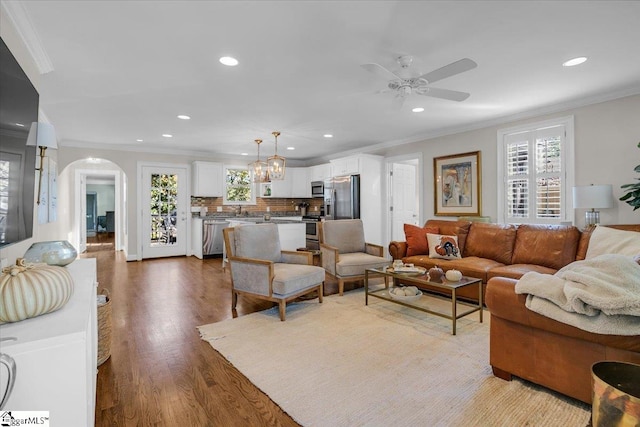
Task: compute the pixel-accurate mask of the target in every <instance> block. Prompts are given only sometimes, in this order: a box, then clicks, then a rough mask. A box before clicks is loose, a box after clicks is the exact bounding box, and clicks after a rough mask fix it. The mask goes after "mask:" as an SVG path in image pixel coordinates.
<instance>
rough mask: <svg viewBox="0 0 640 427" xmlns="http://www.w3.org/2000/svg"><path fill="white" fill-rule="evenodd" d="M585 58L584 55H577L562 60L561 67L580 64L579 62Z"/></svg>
mask: <svg viewBox="0 0 640 427" xmlns="http://www.w3.org/2000/svg"><path fill="white" fill-rule="evenodd" d="M586 60H587V57H586V56H580V57H578V58H573V59H570V60H568V61H566V62H563V63H562V66H563V67H573V66H575V65H580V64H582V63H583V62H585V61H586Z"/></svg>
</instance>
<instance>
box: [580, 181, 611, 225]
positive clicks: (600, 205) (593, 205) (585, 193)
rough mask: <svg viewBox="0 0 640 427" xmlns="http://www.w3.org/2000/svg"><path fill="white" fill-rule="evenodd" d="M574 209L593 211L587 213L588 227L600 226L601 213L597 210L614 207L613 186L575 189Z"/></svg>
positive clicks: (590, 186)
mask: <svg viewBox="0 0 640 427" xmlns="http://www.w3.org/2000/svg"><path fill="white" fill-rule="evenodd" d="M573 207H574V208H586V209H591V210H590V211H587V212H586V213H585V222H586V225H587V226H590V225H597V224H600V212H598V211H597V210H596V209H610V208H612V207H613V189H612V187H611V184H606V185H593V184H592V185H585V186H581V187H573Z"/></svg>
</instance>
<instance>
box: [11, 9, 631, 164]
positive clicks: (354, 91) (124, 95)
mask: <svg viewBox="0 0 640 427" xmlns="http://www.w3.org/2000/svg"><path fill="white" fill-rule="evenodd" d="M2 1H3V6H5V7H4V8H3V12H6V11H8V12H10V14H11V17H12V18H14V19H15V22H16V23H17V25H18V26H19V27H20V28H19V30H20V31H21V32H22V34H23V36H24V37H25V38H27V39H29V40H30V41H29V43H30V44H31V45H34V44H35V45H38V44H39V45H40V48H42V49H43V51H44V53H45V54H46V56H47V57H48V59H49V60H50V65H51V67H52V68H53V71H51V72H48V73H46V74H43V75H42V76H41V84H40V96H41V98H40V102H41V109H42V110H43V111H44V113H45V114H46V116H47V117H48V119H49V120H50V121H51V122H52V123H53V124H54V126H55V127H56V130H57V134H58V137H59V139H60V145H63V146H64V145H68V146H91V145H96V146H100V147H113V148H117V149H132V148H133V147H138V148H139V149H141V150H158V151H175V150H184V151H185V152H207V153H211V155H213V156H224V157H235V156H237V155H239V154H240V153H242V152H248V153H250V157H255V153H256V146H255V143H253V140H254V139H256V138H261V139H264V140H265V141H266V143H265V144H263V145H262V149H261V150H262V151H261V152H262V155H263V157H264V156H265V155H269V154H271V153H272V152H273V137H272V136H271V131H273V130H279V131H281V132H282V136H281V137H280V138H279V144H278V148H279V153H280V154H283V155H285V156H286V157H287V158H290V159H298V160H301V161H306V160H309V159H314V158H319V157H324V158H331V157H335V155H336V154H337V153H340V152H347V151H351V150H358V149H362V148H363V147H368V146H372V145H373V146H381V145H391V144H396V143H400V142H411V141H418V140H422V139H425V138H428V137H431V136H436V135H441V134H445V133H449V132H454V131H459V130H461V129H471V128H477V127H480V126H483V125H486V124H487V123H496V122H500V121H503V120H506V119H508V118H513V117H520V116H526V115H531V114H534V113H539V112H544V111H552V110H554V109H558V108H559V107H561V106H573V105H581V104H585V103H590V102H595V101H596V100H603V99H610V98H612V97H617V96H623V95H626V94H633V93H640V55H639V54H638V52H639V51H638V46H639V42H640V25H639V24H638V23H639V22H640V2H638V1H625V2H616V1H587V2H577V1H555V2H533V1H530V2H526V1H517V2H516V1H513V2H507V1H494V2H488V1H470V2H462V1H443V2H435V1H422V2H419V1H412V2H402V1H398V2H384V1H353V2H349V1H342V2H337V1H298V2H294V1H281V2H274V1H255V2H243V1H233V2H232V1H222V2H213V1H26V2H7V1H6V0H2ZM8 3H12V4H8ZM19 12H26V13H24V14H23V17H22V19H20V15H21V13H19ZM24 17H26V18H27V19H26V20H25V19H24ZM29 23H30V24H31V25H32V29H33V30H35V33H34V31H31V30H30V29H29V28H28V27H29V25H26V24H29ZM34 36H35V37H36V38H35V39H34ZM38 40H39V43H37V41H38ZM34 41H35V42H36V43H34ZM402 54H410V55H413V56H414V58H415V59H414V63H413V65H412V67H411V71H412V72H413V73H414V75H419V74H423V73H426V72H429V71H432V70H434V69H437V68H440V67H442V66H444V65H447V64H449V63H451V62H453V61H456V60H459V59H461V58H471V59H472V60H474V61H475V62H477V63H478V67H477V68H476V69H473V70H471V71H468V72H465V73H463V74H459V75H456V76H453V77H450V78H447V79H445V80H441V81H438V82H436V83H434V84H433V86H434V87H437V88H447V89H454V90H458V91H463V92H469V93H471V96H470V97H469V98H468V99H467V100H466V101H463V102H460V103H458V102H454V101H446V100H442V99H438V98H432V97H426V96H419V95H411V97H410V98H408V100H407V101H406V102H405V105H404V106H403V108H402V109H401V110H396V109H394V108H393V102H392V101H393V96H392V95H391V94H376V93H374V92H375V91H377V90H380V89H384V88H385V87H386V82H385V81H384V80H382V79H380V78H379V77H377V76H375V75H373V74H371V73H367V72H366V71H365V70H363V69H362V68H361V67H360V65H361V64H364V63H371V62H374V63H378V64H381V65H383V66H385V67H387V68H390V69H394V70H395V69H398V65H397V63H396V62H395V59H396V58H397V57H398V56H399V55H402ZM224 55H231V56H234V57H236V58H237V59H238V60H239V61H240V64H239V65H238V66H237V67H225V66H223V65H222V64H220V63H219V62H218V58H219V57H221V56H224ZM576 56H587V57H588V58H589V60H588V61H587V62H586V63H585V64H583V65H580V66H577V67H572V68H566V67H562V66H561V64H562V62H564V61H565V60H567V59H570V58H573V57H576ZM43 58H45V57H44V56H41V57H40V60H42V59H43ZM417 106H421V107H424V108H425V111H424V112H423V113H412V112H411V108H412V107H417ZM178 114H187V115H189V116H191V117H192V119H191V120H189V121H183V120H179V119H177V118H176V116H177V115H178ZM163 133H170V134H173V138H171V139H166V138H163V137H162V136H161V134H163ZM325 133H331V134H333V135H335V136H334V138H333V139H326V138H323V134H325ZM136 139H143V140H144V142H136ZM287 146H294V147H295V151H286V150H285V147H287Z"/></svg>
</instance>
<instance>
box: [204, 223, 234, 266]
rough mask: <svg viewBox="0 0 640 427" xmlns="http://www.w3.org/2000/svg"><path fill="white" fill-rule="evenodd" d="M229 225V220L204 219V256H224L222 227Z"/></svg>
mask: <svg viewBox="0 0 640 427" xmlns="http://www.w3.org/2000/svg"><path fill="white" fill-rule="evenodd" d="M228 226H229V221H224V220H220V219H205V220H204V221H202V258H213V257H216V256H222V248H223V247H224V237H223V235H222V229H223V228H226V227H228Z"/></svg>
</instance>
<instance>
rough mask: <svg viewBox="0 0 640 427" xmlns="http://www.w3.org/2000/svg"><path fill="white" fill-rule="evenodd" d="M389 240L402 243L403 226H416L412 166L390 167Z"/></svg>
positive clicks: (395, 165)
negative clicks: (391, 208)
mask: <svg viewBox="0 0 640 427" xmlns="http://www.w3.org/2000/svg"><path fill="white" fill-rule="evenodd" d="M392 171H393V174H392V176H391V189H392V193H391V194H392V195H393V196H392V197H393V204H392V206H393V210H391V240H397V241H404V240H405V236H404V224H414V225H418V201H419V197H418V193H417V191H416V189H417V185H416V176H417V167H416V165H414V164H407V163H394V164H393V165H392Z"/></svg>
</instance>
